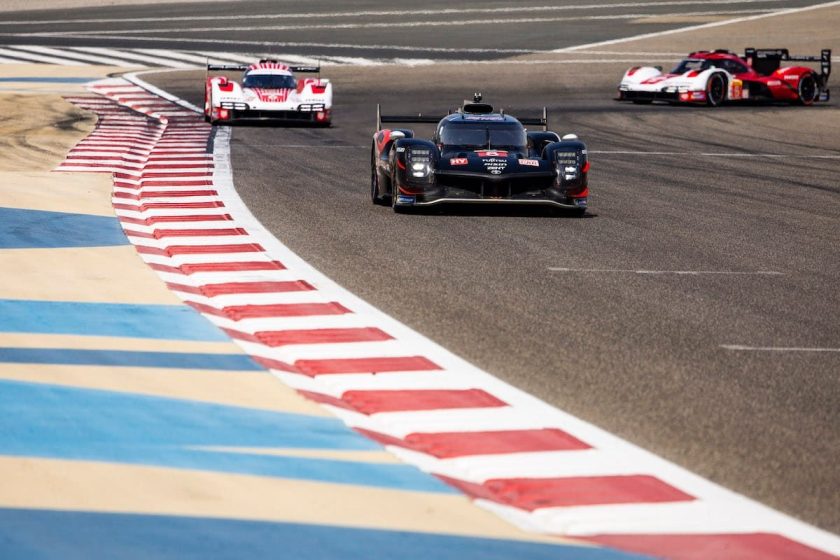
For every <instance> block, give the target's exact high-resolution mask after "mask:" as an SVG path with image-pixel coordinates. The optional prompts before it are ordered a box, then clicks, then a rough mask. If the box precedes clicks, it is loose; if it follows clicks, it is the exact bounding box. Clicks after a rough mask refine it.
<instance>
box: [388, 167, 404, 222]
mask: <svg viewBox="0 0 840 560" xmlns="http://www.w3.org/2000/svg"><path fill="white" fill-rule="evenodd" d="M397 191H399V187H398V186H397V174H396V172H394V173H392V174H391V210H393V211H394V213H395V214H402V213H404V212H405V211H406V208H405V207H404V206H399V205H397Z"/></svg>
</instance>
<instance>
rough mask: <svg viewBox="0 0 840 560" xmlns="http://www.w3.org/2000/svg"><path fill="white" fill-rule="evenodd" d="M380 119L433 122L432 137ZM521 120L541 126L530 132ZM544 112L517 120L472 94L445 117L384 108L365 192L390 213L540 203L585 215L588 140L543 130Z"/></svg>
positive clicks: (379, 113) (378, 124)
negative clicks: (388, 206)
mask: <svg viewBox="0 0 840 560" xmlns="http://www.w3.org/2000/svg"><path fill="white" fill-rule="evenodd" d="M382 123H437V128H436V129H435V133H434V137H433V138H432V139H431V141H429V140H421V139H419V138H414V132H413V131H412V130H408V129H403V128H396V129H382ZM523 125H538V126H541V127H542V131H539V132H530V131H527V130H526V129H525V127H524V126H523ZM547 128H548V117H547V112H546V110H545V109H543V115H542V117H540V118H528V119H515V118H513V117H511V116H510V115H506V114H505V113H504V112H503V111H498V112H497V111H494V110H493V107H492V106H491V105H488V104H486V103H482V102H481V95H480V94H476V95H475V97H474V99H473V101H472V102H470V101H465V102H464V104H463V106H462V107H461V109H459V110H458V111H457V112H455V113H450V114H449V115H446V116H424V115H416V116H403V115H382V114H381V112H380V109H379V107H378V106H377V126H376V129H377V130H376V133H375V134H374V135H373V145H372V147H371V158H370V168H371V187H370V196H371V199H372V201H373V203H374V204H387V202H389V201H390V203H391V207H392V208H393V209H394V211H395V212H399V211H402V210H405V209H409V208H413V207H422V206H431V205H435V204H443V203H482V204H486V203H496V204H498V203H504V204H542V205H549V206H555V207H559V208H566V209H569V210H570V211H572V212H574V213H577V214H583V213H584V212H585V211H586V204H587V198H588V196H589V188H588V186H587V176H588V172H589V161H588V159H587V154H586V145H585V144H584V143H583V142H581V141H580V140H578V138H577V136H575V135H574V134H568V135H566V136H563V137H562V138H561V137H560V136H559V135H558V134H557V133H555V132H548V130H547Z"/></svg>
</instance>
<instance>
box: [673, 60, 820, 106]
mask: <svg viewBox="0 0 840 560" xmlns="http://www.w3.org/2000/svg"><path fill="white" fill-rule="evenodd" d="M689 58H695V59H703V60H713V61H715V63H716V64H715V65H716V66H718V67H721V68H723V69H724V70H726V71H727V72H729V73H730V74H732V75H733V76H734V77H735V78H737V79H739V80H741V81H742V82H743V83H744V88H749V89H750V93H751V94H753V95H755V94H758V95H763V96H769V97H771V98H773V99H776V100H779V101H796V100H798V99H799V94H798V87H799V80H800V79H802V76H805V75H807V74H815V73H814V70H813V69H812V68H808V67H807V66H787V67H780V68H778V69H776V70H774V71H773V72H771V73H769V74H768V73H759V72H757V71H756V70H755V69H754V68H753V66H752V60H747V59H744V58H741V57H740V56H738V55H736V54H734V53H728V52H709V51H698V52H693V53H691V54H690V55H689ZM739 68H741V69H742V71H738V69H739Z"/></svg>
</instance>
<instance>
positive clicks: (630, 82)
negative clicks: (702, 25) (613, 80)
mask: <svg viewBox="0 0 840 560" xmlns="http://www.w3.org/2000/svg"><path fill="white" fill-rule="evenodd" d="M792 61H801V62H811V63H819V66H820V68H819V71H817V70H815V69H813V68H809V67H807V66H795V65H790V64H786V63H789V62H792ZM830 73H831V50H830V49H823V50H822V52H821V53H820V55H819V56H794V55H791V54H790V53H789V52H788V50H787V49H753V48H750V49H747V50H746V52H745V53H744V56H738V55H736V54H734V53H732V52H730V51H728V50H725V49H718V50H715V51H697V52H693V53H691V54H690V55H688V57H687V58H685V59H683V61H682V62H680V63H679V64H678V65H677V66H676V67H675V68H674V69H673V70H671V71H670V72H668V73H663V72H662V68H661V67H654V66H634V67H633V68H630V69H629V70H627V72H625V73H624V77H623V78H622V79H621V82H620V83H619V85H618V98H617V99H618V100H619V101H632V102H633V103H651V102H653V101H665V102H669V103H691V104H701V105H709V106H712V107H716V106H718V105H721V104H723V103H725V102H728V101H744V100H748V99H766V100H773V101H785V102H790V103H800V104H802V105H811V104H812V103H814V102H815V101H828V99H829V90H828V76H829V74H830Z"/></svg>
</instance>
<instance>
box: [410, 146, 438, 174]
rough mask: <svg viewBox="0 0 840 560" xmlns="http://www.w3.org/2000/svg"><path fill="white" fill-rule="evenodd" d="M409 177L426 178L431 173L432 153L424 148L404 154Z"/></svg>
mask: <svg viewBox="0 0 840 560" xmlns="http://www.w3.org/2000/svg"><path fill="white" fill-rule="evenodd" d="M406 158H407V159H408V162H407V163H408V164H409V166H410V168H411V176H412V177H417V178H423V177H428V176H429V174H430V173H431V172H432V151H431V150H429V149H425V148H420V149H417V148H415V149H410V150H408V151H407V153H406Z"/></svg>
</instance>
